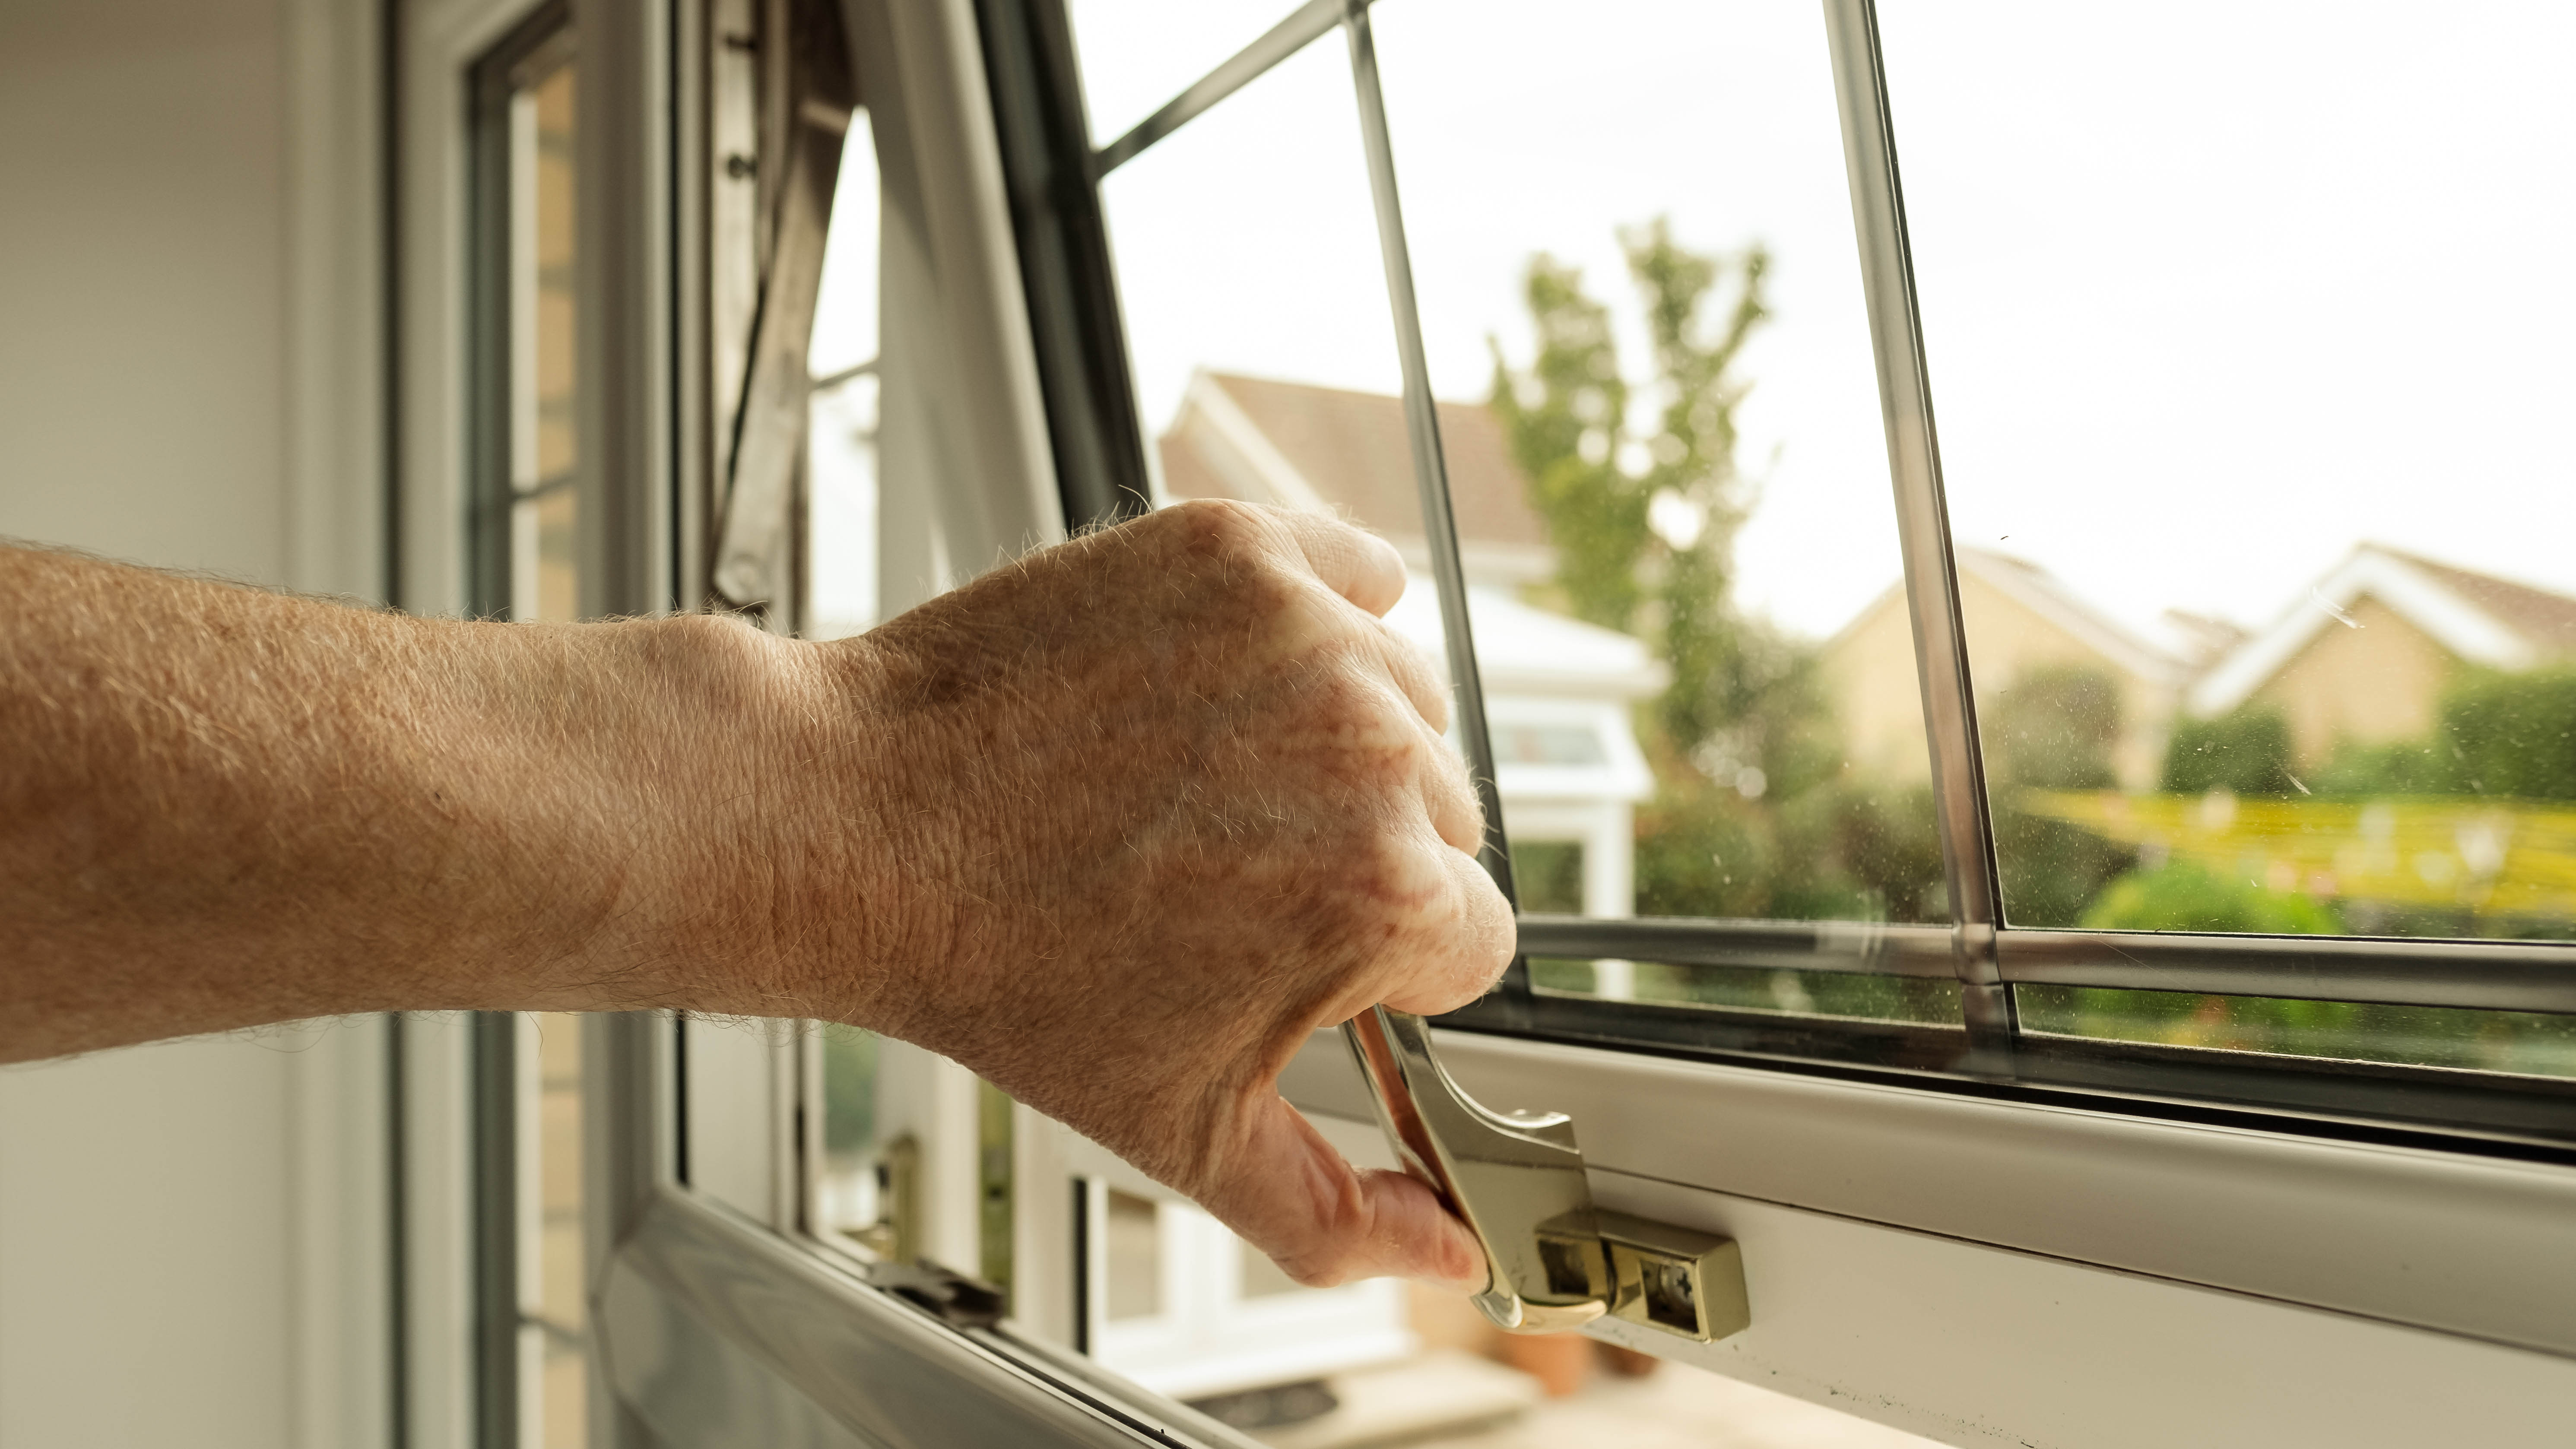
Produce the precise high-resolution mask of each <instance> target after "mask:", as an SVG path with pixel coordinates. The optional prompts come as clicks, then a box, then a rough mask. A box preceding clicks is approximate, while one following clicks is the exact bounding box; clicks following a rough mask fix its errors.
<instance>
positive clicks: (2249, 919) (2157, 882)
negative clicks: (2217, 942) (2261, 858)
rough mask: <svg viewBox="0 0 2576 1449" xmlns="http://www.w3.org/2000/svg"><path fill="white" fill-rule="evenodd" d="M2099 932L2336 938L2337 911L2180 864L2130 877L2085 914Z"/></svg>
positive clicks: (2307, 899) (2089, 925)
mask: <svg viewBox="0 0 2576 1449" xmlns="http://www.w3.org/2000/svg"><path fill="white" fill-rule="evenodd" d="M2082 924H2083V925H2084V926H2085V927H2087V928H2088V929H2092V930H2097V931H2229V932H2242V933H2249V934H2254V935H2264V936H2334V935H2341V934H2343V922H2342V920H2341V919H2340V918H2338V917H2337V916H2336V914H2335V912H2334V908H2333V907H2331V906H2328V905H2326V904H2325V903H2324V902H2322V901H2318V900H2316V899H2314V898H2312V897H2309V896H2304V895H2299V894H2297V893H2296V892H2291V891H2274V890H2266V889H2264V888H2263V887H2262V886H2259V885H2256V884H2254V883H2252V882H2250V881H2246V880H2243V879H2241V878H2238V877H2236V876H2232V875H2221V874H2219V873H2218V872H2216V871H2213V870H2211V869H2209V868H2208V867H2206V866H2202V865H2197V864H2194V863H2192V862H2190V861H2184V860H2177V861H2173V862H2170V863H2168V864H2166V865H2162V866H2158V867H2156V868H2155V869H2153V870H2137V871H2131V872H2130V873H2129V874H2127V875H2125V876H2122V877H2121V878H2120V879H2118V880H2116V881H2114V882H2112V884H2111V888H2110V889H2109V890H2107V891H2105V892H2103V893H2102V895H2101V896H2100V898H2098V899H2097V900H2095V901H2094V902H2093V904H2092V905H2091V906H2090V907H2089V908H2087V909H2086V910H2085V912H2084V915H2083V920H2082Z"/></svg>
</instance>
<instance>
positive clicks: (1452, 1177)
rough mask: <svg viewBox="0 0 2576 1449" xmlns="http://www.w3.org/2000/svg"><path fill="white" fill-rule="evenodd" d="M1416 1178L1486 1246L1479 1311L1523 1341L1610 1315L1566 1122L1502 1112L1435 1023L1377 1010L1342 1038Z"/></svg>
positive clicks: (1587, 1193)
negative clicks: (1448, 1054)
mask: <svg viewBox="0 0 2576 1449" xmlns="http://www.w3.org/2000/svg"><path fill="white" fill-rule="evenodd" d="M1342 1032H1343V1035H1344V1036H1346V1037H1347V1038H1349V1040H1350V1043H1351V1050H1352V1052H1353V1053H1354V1054H1355V1055H1357V1056H1358V1058H1359V1062H1360V1073H1361V1075H1362V1076H1364V1077H1366V1078H1367V1079H1368V1084H1369V1094H1370V1096H1372V1097H1373V1098H1375V1099H1376V1102H1377V1112H1378V1121H1379V1123H1380V1124H1381V1125H1383V1126H1384V1127H1385V1128H1386V1135H1387V1140H1388V1142H1389V1143H1391V1144H1392V1145H1393V1146H1394V1148H1395V1157H1396V1161H1398V1162H1399V1163H1401V1164H1403V1166H1404V1170H1405V1171H1406V1172H1408V1173H1411V1174H1412V1175H1413V1176H1414V1177H1416V1178H1418V1179H1420V1180H1421V1181H1422V1183H1423V1184H1424V1185H1426V1186H1428V1187H1429V1188H1430V1189H1431V1190H1432V1191H1434V1192H1436V1193H1438V1194H1440V1197H1441V1200H1442V1201H1443V1202H1445V1203H1447V1204H1448V1205H1449V1208H1450V1210H1451V1211H1452V1212H1455V1213H1456V1214H1457V1215H1458V1218H1459V1220H1460V1221H1462V1222H1464V1223H1465V1224H1466V1225H1467V1227H1468V1229H1469V1230H1470V1231H1472V1232H1473V1233H1475V1235H1476V1238H1477V1241H1479V1242H1481V1243H1482V1244H1484V1248H1485V1262H1486V1267H1487V1271H1488V1274H1489V1281H1488V1282H1487V1283H1486V1285H1485V1288H1484V1291H1482V1292H1480V1293H1478V1294H1476V1295H1475V1299H1474V1301H1475V1304H1476V1307H1477V1308H1479V1309H1481V1310H1482V1311H1483V1312H1484V1315H1485V1316H1486V1317H1487V1318H1490V1319H1492V1320H1493V1321H1494V1322H1495V1323H1496V1324H1497V1325H1499V1326H1501V1327H1503V1328H1506V1329H1509V1330H1510V1331H1512V1332H1514V1333H1559V1332H1562V1331H1564V1330H1566V1329H1569V1328H1579V1327H1581V1326H1583V1325H1584V1324H1586V1323H1589V1322H1591V1321H1592V1320H1593V1319H1595V1318H1598V1317H1600V1316H1601V1315H1602V1314H1604V1313H1607V1312H1608V1311H1609V1310H1610V1292H1611V1282H1610V1267H1609V1260H1608V1257H1607V1255H1606V1254H1605V1253H1604V1252H1603V1250H1602V1246H1601V1234H1600V1229H1599V1227H1598V1226H1597V1225H1596V1224H1595V1222H1594V1218H1593V1211H1592V1185H1591V1183H1589V1182H1588V1181H1586V1180H1585V1179H1584V1176H1583V1153H1582V1151H1581V1150H1580V1149H1579V1148H1577V1147H1576V1146H1575V1145H1574V1121H1573V1119H1572V1118H1570V1117H1567V1116H1566V1115H1565V1114H1564V1113H1562V1112H1548V1113H1511V1114H1505V1113H1501V1112H1496V1111H1493V1110H1491V1109H1489V1108H1487V1107H1485V1106H1483V1105H1482V1104H1480V1103H1478V1102H1477V1101H1476V1099H1475V1098H1473V1097H1470V1096H1468V1095H1467V1093H1466V1092H1465V1091H1464V1090H1463V1089H1461V1088H1460V1087H1459V1086H1458V1084H1457V1083H1456V1082H1455V1081H1453V1080H1451V1079H1450V1076H1449V1073H1448V1072H1447V1071H1445V1070H1443V1069H1442V1068H1441V1065H1440V1059H1439V1057H1438V1056H1437V1055H1435V1054H1434V1052H1433V1050H1432V1045H1431V1023H1429V1022H1427V1021H1425V1020H1423V1019H1422V1018H1421V1017H1418V1016H1414V1015H1412V1014H1410V1013H1408V1012H1401V1011H1389V1010H1388V1009H1386V1008H1385V1007H1383V1006H1379V1007H1372V1008H1371V1009H1369V1010H1368V1011H1365V1012H1362V1013H1361V1014H1360V1015H1358V1016H1356V1017H1354V1018H1352V1019H1351V1020H1350V1021H1349V1022H1347V1023H1345V1024H1344V1025H1343V1027H1342Z"/></svg>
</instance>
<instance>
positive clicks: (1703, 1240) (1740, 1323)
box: [1593, 1209, 1753, 1343]
mask: <svg viewBox="0 0 2576 1449" xmlns="http://www.w3.org/2000/svg"><path fill="white" fill-rule="evenodd" d="M1593 1217H1594V1221H1595V1223H1596V1224H1597V1226H1598V1227H1599V1230H1600V1233H1601V1245H1602V1247H1604V1248H1605V1249H1607V1250H1608V1253H1609V1260H1610V1280H1611V1295H1610V1314H1611V1316H1612V1317H1614V1318H1624V1319H1626V1320H1627V1321H1629V1322H1630V1323H1639V1324H1644V1325H1645V1326H1646V1327H1648V1328H1657V1329H1661V1330H1663V1331H1664V1332H1666V1333H1670V1334H1676V1335H1678V1336H1680V1337H1683V1338H1687V1339H1692V1340H1695V1341H1697V1342H1700V1343H1713V1342H1715V1341H1717V1340H1718V1339H1721V1338H1724V1337H1726V1336H1727V1335H1728V1334H1731V1333H1740V1332H1742V1331H1743V1330H1744V1329H1745V1328H1746V1327H1747V1326H1748V1325H1750V1324H1751V1323H1752V1322H1753V1313H1752V1309H1751V1306H1750V1305H1749V1304H1748V1303H1747V1302H1746V1300H1745V1296H1744V1254H1743V1251H1742V1250H1741V1249H1739V1248H1737V1247H1736V1245H1735V1240H1734V1239H1733V1238H1721V1237H1719V1236H1717V1235H1716V1234H1714V1233H1703V1232H1696V1231H1694V1230H1692V1229H1690V1228H1677V1227H1674V1226H1673V1225H1672V1224H1670V1223H1658V1222H1653V1221H1650V1220H1648V1219H1645V1218H1639V1217H1631V1216H1629V1215H1628V1214H1626V1213H1614V1212H1606V1211H1601V1210H1599V1209H1595V1210H1594V1214H1593Z"/></svg>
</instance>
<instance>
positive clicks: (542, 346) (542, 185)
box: [509, 64, 581, 624]
mask: <svg viewBox="0 0 2576 1449" xmlns="http://www.w3.org/2000/svg"><path fill="white" fill-rule="evenodd" d="M573 99H574V97H573V68H572V66H571V65H569V64H566V65H561V66H558V67H556V68H555V69H554V70H553V71H552V72H550V73H548V74H547V75H546V76H545V77H544V78H543V79H541V80H537V81H535V82H534V83H533V84H530V85H528V86H526V87H525V88H523V89H522V90H520V91H519V93H518V94H517V95H515V96H513V97H512V98H511V101H510V121H509V124H510V152H509V154H510V173H511V174H510V358H509V373H510V424H509V426H510V491H511V504H510V614H511V617H512V618H516V619H535V620H542V621H544V622H547V623H558V624H560V623H569V622H571V621H572V620H573V619H575V618H578V617H579V616H580V609H581V605H580V598H579V592H578V578H577V575H576V573H575V569H576V564H575V558H574V551H573V550H574V528H575V525H576V521H577V520H576V515H575V512H574V490H573V476H574V470H575V468H576V467H577V466H578V464H579V461H580V455H579V451H578V438H577V434H576V433H575V430H574V429H575V423H576V419H575V415H574V409H575V407H576V405H577V404H578V402H579V395H580V389H579V383H580V377H579V372H578V370H577V367H576V357H577V353H576V349H575V342H576V338H575V328H576V323H577V321H578V316H577V313H576V312H575V310H574V308H575V298H574V290H573V257H574V249H573V211H574V195H573V190H574V174H573Z"/></svg>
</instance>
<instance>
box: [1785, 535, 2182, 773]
mask: <svg viewBox="0 0 2576 1449" xmlns="http://www.w3.org/2000/svg"><path fill="white" fill-rule="evenodd" d="M1957 559H1958V578H1959V612H1960V615H1961V618H1962V620H1963V622H1964V623H1965V625H1966V629H1967V636H1968V669H1969V674H1970V676H1971V677H1972V678H1973V680H1974V681H1975V686H1976V693H1977V700H1978V703H1979V705H1980V707H1983V706H1984V705H1985V704H1986V703H1988V702H1989V701H1991V700H1992V699H1994V697H1995V696H1996V695H1998V694H2000V693H2001V692H2002V691H2004V690H2006V689H2009V688H2011V687H2012V685H2013V684H2014V682H2015V681H2017V680H2019V679H2021V678H2022V677H2023V676H2024V675H2026V674H2027V673H2029V672H2030V671H2031V670H2033V669H2036V668H2041V667H2063V666H2076V667H2081V668H2087V669H2092V670H2096V671H2098V672H2099V673H2101V674H2102V675H2104V676H2105V677H2107V678H2108V679H2110V680H2111V681H2112V683H2113V685H2114V686H2115V687H2116V688H2117V689H2118V691H2119V698H2120V723H2121V729H2120V737H2119V739H2118V740H2117V741H2116V742H2115V743H2114V745H2113V747H2112V752H2111V767H2112V769H2113V771H2114V772H2115V773H2116V774H2117V775H2118V776H2119V781H2120V784H2121V786H2122V787H2123V788H2124V789H2131V790H2151V789H2154V788H2155V785H2156V780H2157V776H2158V774H2159V773H2160V771H2161V769H2162V767H2163V763H2164V750H2165V740H2166V737H2167V734H2168V732H2169V727H2170V725H2171V722H2172V719H2173V714H2174V710H2175V708H2176V706H2177V705H2178V703H2179V702H2180V699H2181V695H2182V691H2183V687H2184V685H2185V684H2186V682H2187V681H2188V678H2189V675H2190V672H2191V665H2190V662H2189V661H2188V660H2187V659H2186V658H2185V657H2184V656H2183V655H2182V654H2180V653H2178V652H2176V651H2175V650H2172V649H2168V648H2166V647H2164V646H2163V645H2160V644H2158V643H2156V642H2154V641H2151V640H2149V639H2146V638H2144V637H2141V636H2140V635H2139V634H2138V633H2136V632H2135V631H2133V630H2131V629H2130V628H2128V627H2127V626H2126V625H2123V624H2121V623H2119V622H2118V621H2117V620H2114V619H2112V618H2111V617H2110V616H2109V615H2107V614H2104V613H2103V612H2102V611H2101V610H2099V609H2096V608H2095V607H2093V606H2092V605H2091V604H2088V603H2086V602H2085V601H2084V600H2083V599H2081V598H2078V597H2077V596H2076V595H2075V593H2074V592H2073V591H2072V590H2070V589H2068V588H2067V587H2066V585H2065V584H2063V583H2061V582H2059V580H2058V579H2057V578H2056V577H2055V576H2054V575H2052V574H2050V573H2049V572H2048V571H2047V570H2046V569H2043V568H2041V567H2039V566H2038V565H2037V564H2033V563H2027V562H2024V561H2023V560H2021V559H2017V558H2013V557H2010V556H2008V555H2005V554H2000V553H1994V552H1991V551H1989V550H1985V549H1975V548H1962V549H1959V550H1958V551H1957ZM2187 622H2189V623H2195V624H2197V623H2202V622H2203V621H2187ZM2176 627H2177V630H2178V631H2179V630H2181V629H2182V628H2183V627H2184V626H2183V624H2181V623H2178V624H2177V626H2176ZM2206 627H2208V628H2217V627H2221V626H2214V625H2211V626H2206ZM1822 666H1823V670H1824V674H1825V679H1826V682H1827V685H1828V687H1829V688H1830V689H1831V690H1832V691H1833V694H1834V700H1835V705H1836V707H1837V708H1838V709H1839V710H1840V711H1841V717H1842V720H1843V728H1844V732H1845V733H1844V738H1845V741H1846V747H1847V748H1848V749H1849V750H1850V752H1851V756H1850V758H1851V763H1852V764H1853V766H1854V767H1856V768H1857V769H1860V770H1862V771H1864V772H1866V773H1871V774H1876V775H1879V776H1882V777H1885V778H1892V779H1915V780H1919V779H1923V778H1926V777H1928V776H1929V774H1930V773H1931V756H1930V754H1929V752H1928V750H1927V749H1926V747H1925V744H1924V736H1923V694H1922V684H1921V681H1920V679H1919V677H1918V675H1917V673H1916V669H1915V661H1914V624H1913V620H1912V617H1911V615H1910V614H1909V613H1908V612H1907V609H1906V602H1905V589H1904V586H1903V585H1902V584H1896V585H1891V586H1890V587H1889V589H1888V591H1887V592H1886V593H1884V594H1882V595H1880V596H1879V597H1878V599H1877V601H1876V602H1874V603H1872V604H1871V605H1870V606H1869V607H1868V608H1866V609H1863V610H1862V611H1861V612H1860V613H1859V615H1858V616H1856V617H1855V618H1853V619H1852V621H1851V622H1850V623H1848V624H1845V625H1844V626H1843V627H1842V628H1841V629H1840V630H1839V631H1837V632H1836V633H1835V634H1834V636H1833V637H1832V638H1831V639H1828V640H1827V641H1825V645H1824V649H1823V654H1822Z"/></svg>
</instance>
